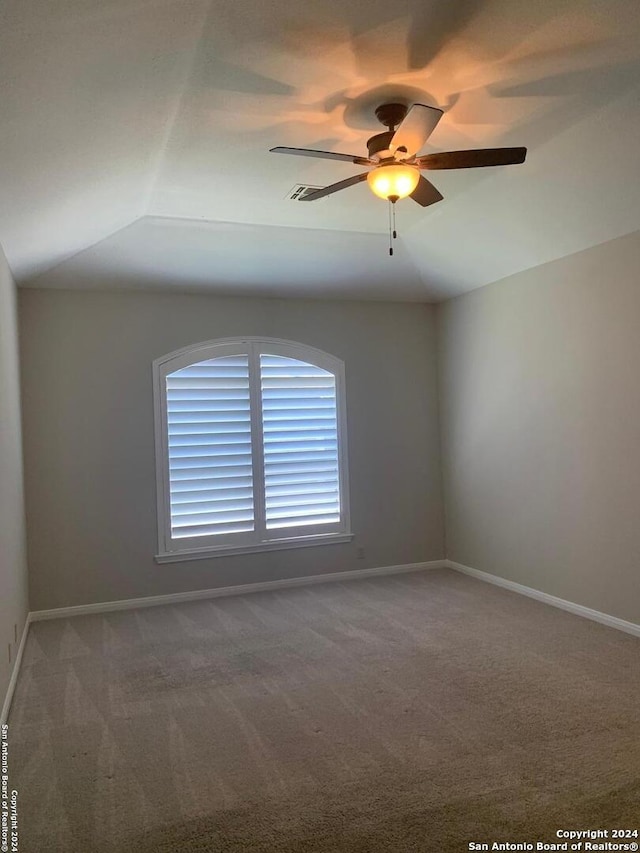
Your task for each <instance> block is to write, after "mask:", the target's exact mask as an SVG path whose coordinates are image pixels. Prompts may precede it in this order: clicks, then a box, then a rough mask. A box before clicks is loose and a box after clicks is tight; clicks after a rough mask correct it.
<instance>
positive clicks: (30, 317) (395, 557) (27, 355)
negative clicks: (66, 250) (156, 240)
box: [20, 289, 443, 610]
mask: <svg viewBox="0 0 640 853" xmlns="http://www.w3.org/2000/svg"><path fill="white" fill-rule="evenodd" d="M20 316H21V340H22V360H23V390H24V422H25V458H26V485H27V514H28V519H29V567H30V592H31V609H32V610H39V609H47V608H53V607H63V606H67V605H73V604H84V603H89V602H98V601H109V600H114V599H123V598H132V597H137V596H145V595H158V594H163V593H171V592H179V591H185V590H193V589H206V588H210V587H216V586H224V585H229V584H238V583H250V582H256V581H265V580H270V579H275V578H286V577H292V576H297V575H307V574H319V573H322V572H335V571H342V570H350V569H358V568H365V567H368V566H386V565H393V564H399V563H410V562H417V561H422V560H433V559H439V558H441V557H443V528H442V511H441V495H440V492H441V473H440V468H439V449H438V433H437V395H436V369H435V328H434V310H433V308H431V307H430V306H426V305H407V304H404V305H402V304H386V303H372V302H369V303H366V302H363V303H356V302H315V301H305V300H268V299H263V300H261V299H238V298H225V297H213V296H200V295H183V294H175V293H174V294H162V293H157V292H156V293H146V292H135V291H128V292H126V291H121V292H116V291H111V292H106V291H104V292H99V291H94V292H87V291H79V290H56V291H51V290H44V289H43V290H23V291H21V294H20ZM242 334H245V335H264V336H269V337H280V338H287V339H291V340H296V341H301V342H302V343H305V344H310V345H313V346H317V347H319V348H321V349H323V350H326V351H327V352H330V353H332V354H334V355H336V356H338V357H339V358H342V359H344V361H345V362H346V375H347V416H348V426H349V462H350V481H351V508H352V522H353V530H354V532H355V534H356V536H355V540H354V541H353V543H349V544H336V545H329V546H320V547H317V548H304V549H299V550H287V551H279V552H272V553H263V554H252V555H243V556H234V557H225V558H216V559H210V560H198V561H192V562H182V563H174V564H168V565H157V564H156V563H155V562H154V560H153V555H154V553H155V551H156V548H157V540H156V510H155V507H156V503H155V501H156V496H155V467H154V466H155V461H154V446H153V409H152V382H151V362H152V361H153V359H155V358H157V357H158V356H160V355H163V354H165V353H167V352H170V351H172V350H175V349H177V348H179V347H183V346H186V345H188V344H192V343H196V342H198V341H205V340H209V339H213V338H216V337H223V336H224V337H226V336H231V335H242ZM358 547H363V548H364V549H365V559H364V560H358V559H357V558H356V548H358Z"/></svg>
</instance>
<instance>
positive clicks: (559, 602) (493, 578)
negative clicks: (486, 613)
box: [445, 560, 640, 637]
mask: <svg viewBox="0 0 640 853" xmlns="http://www.w3.org/2000/svg"><path fill="white" fill-rule="evenodd" d="M445 563H446V564H447V566H448V567H449V568H450V569H454V570H455V571H456V572H462V573H463V574H465V575H469V576H470V577H472V578H476V579H477V580H480V581H484V582H485V583H492V584H494V585H495V586H501V587H503V588H504V589H508V590H511V592H517V593H519V594H520V595H526V596H528V597H529V598H535V599H536V601H541V602H543V603H544V604H550V605H551V607H558V608H560V610H567V611H568V612H569V613H573V614H574V615H576V616H583V617H584V618H585V619H591V620H592V621H593V622H600V623H601V624H602V625H607V626H608V627H609V628H616V629H617V630H618V631H624V632H625V633H627V634H633V635H634V636H635V637H640V625H637V624H636V623H635V622H627V621H626V620H625V619H619V618H618V617H617V616H610V615H609V614H608V613H601V612H600V611H599V610H592V609H591V608H590V607H584V606H583V605H582V604H575V603H574V602H573V601H566V600H565V599H564V598H558V597H557V596H555V595H549V593H547V592H541V591H540V590H539V589H533V587H530V586H524V585H523V584H521V583H516V582H515V581H510V580H507V579H506V578H501V577H499V576H498V575H492V574H490V573H489V572H481V571H480V570H479V569H472V568H471V567H470V566H465V565H463V564H462V563H456V562H455V561H454V560H445Z"/></svg>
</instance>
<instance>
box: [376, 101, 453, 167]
mask: <svg viewBox="0 0 640 853" xmlns="http://www.w3.org/2000/svg"><path fill="white" fill-rule="evenodd" d="M442 115H443V112H442V110H439V109H437V108H436V107H427V106H425V105H424V104H414V105H413V106H412V107H411V109H410V110H409V112H408V113H407V114H406V116H405V117H404V119H403V120H402V122H401V123H400V127H399V128H398V129H397V130H396V132H395V133H394V134H393V137H392V139H391V142H390V143H389V148H390V149H391V151H394V152H395V151H397V150H398V149H399V148H404V149H405V150H406V152H407V157H411V156H413V155H414V154H415V153H416V152H418V151H419V150H420V149H421V148H422V146H423V145H424V144H425V142H426V141H427V139H428V138H429V137H430V136H431V134H432V133H433V131H434V130H435V127H436V125H437V124H438V122H439V121H440V119H441V118H442Z"/></svg>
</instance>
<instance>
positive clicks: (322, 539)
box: [155, 533, 353, 563]
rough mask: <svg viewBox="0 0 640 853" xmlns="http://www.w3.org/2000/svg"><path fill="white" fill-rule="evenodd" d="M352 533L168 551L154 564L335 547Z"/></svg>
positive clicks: (349, 540) (350, 538) (347, 539)
mask: <svg viewBox="0 0 640 853" xmlns="http://www.w3.org/2000/svg"><path fill="white" fill-rule="evenodd" d="M352 539H353V533H324V534H321V535H319V536H297V537H296V538H295V539H274V540H272V541H271V542H260V543H258V544H256V545H225V546H222V547H219V548H198V549H196V548H194V549H191V550H189V551H169V552H166V553H162V554H156V556H155V561H156V563H182V562H186V561H189V560H209V559H211V558H212V557H230V556H233V555H235V554H259V553H260V552H262V551H283V550H285V549H286V548H311V547H315V546H318V545H336V544H338V543H340V542H351V540H352Z"/></svg>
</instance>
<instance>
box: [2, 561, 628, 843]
mask: <svg viewBox="0 0 640 853" xmlns="http://www.w3.org/2000/svg"><path fill="white" fill-rule="evenodd" d="M10 725H11V729H10V735H11V771H12V778H11V784H12V786H14V787H17V788H18V789H19V794H20V800H19V804H20V816H21V840H22V846H21V848H20V849H21V851H22V853H35V851H38V853H44V851H47V853H49V851H51V853H58V851H60V853H62V851H65V853H75V851H77V853H92V851H95V853H107V851H110V853H112V852H113V853H115V851H118V853H124V851H127V853H168V851H190V853H195V851H199V853H203V851H208V853H240V851H250V853H258V851H260V853H311V851H313V853H320V851H322V853H343V851H344V853H347V851H349V853H352V851H359V852H360V853H378V851H384V852H385V853H386V851H389V853H391V851H393V853H402V851H420V853H424V851H438V853H449V851H451V852H452V853H453V851H456V853H457V851H466V850H468V849H469V846H468V845H469V842H470V841H476V842H481V841H485V842H492V841H494V840H497V841H512V842H522V841H530V842H535V841H537V840H548V841H552V840H554V838H555V832H556V830H557V829H559V828H561V827H564V828H568V829H576V828H578V829H580V828H590V827H591V828H602V827H605V828H612V827H633V826H637V825H638V823H639V822H640V807H639V803H640V640H638V639H635V638H633V637H630V636H627V635H625V634H622V633H618V632H616V631H614V630H611V629H608V628H604V627H602V626H600V625H597V624H594V623H591V622H588V621H586V620H583V619H580V618H578V617H574V616H571V615H569V614H567V613H564V612H562V611H559V610H555V609H552V608H549V607H546V606H544V605H541V604H538V603H536V602H534V601H531V600H529V599H526V598H522V597H520V596H517V595H515V594H512V593H509V592H506V591H504V590H500V589H498V588H496V587H492V586H489V585H486V584H482V583H480V582H477V581H474V580H471V579H469V578H466V577H463V576H461V575H458V574H455V573H454V572H450V571H446V570H442V571H437V572H423V573H416V574H411V575H397V576H394V577H388V578H379V579H375V580H370V581H352V582H345V583H335V584H330V585H324V586H316V587H306V588H305V587H302V588H298V589H292V590H287V591H280V592H274V593H261V594H254V595H247V596H241V597H236V598H227V599H218V600H212V601H204V602H197V603H191V604H184V605H179V606H168V607H155V608H149V609H144V610H138V611H128V612H121V613H111V614H105V615H100V616H86V617H76V618H74V619H67V620H55V621H51V622H40V623H36V624H34V625H32V628H31V633H30V637H29V642H28V646H27V648H26V652H25V658H24V662H23V667H22V673H21V676H20V679H19V683H18V687H17V693H16V696H15V701H14V705H13V709H12V712H11V717H10Z"/></svg>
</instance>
